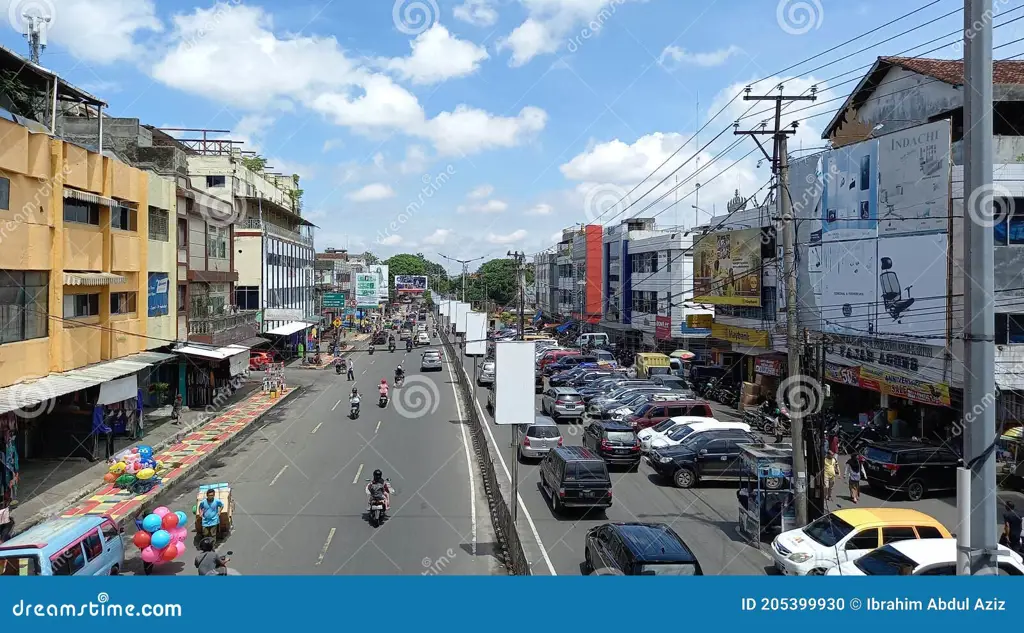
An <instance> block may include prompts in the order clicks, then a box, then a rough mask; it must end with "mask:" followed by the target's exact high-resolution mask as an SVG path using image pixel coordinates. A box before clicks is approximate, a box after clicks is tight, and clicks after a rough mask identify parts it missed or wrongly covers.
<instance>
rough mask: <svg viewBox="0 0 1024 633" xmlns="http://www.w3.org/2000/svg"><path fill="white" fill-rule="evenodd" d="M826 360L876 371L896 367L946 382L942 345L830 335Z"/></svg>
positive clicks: (916, 376)
mask: <svg viewBox="0 0 1024 633" xmlns="http://www.w3.org/2000/svg"><path fill="white" fill-rule="evenodd" d="M828 339H829V342H828V343H827V344H826V345H827V347H826V352H827V354H826V357H825V360H827V361H829V362H833V363H836V364H837V365H850V364H858V365H861V366H862V367H871V368H872V369H874V370H875V371H881V372H884V371H889V370H897V371H898V372H902V373H903V374H913V375H914V377H915V378H917V379H919V380H922V381H924V382H925V383H937V384H938V383H947V382H949V375H948V374H947V371H946V359H945V358H944V353H945V348H942V347H935V346H931V345H921V344H918V343H906V342H902V341H894V340H891V339H873V338H863V337H852V336H835V335H832V336H829V337H828Z"/></svg>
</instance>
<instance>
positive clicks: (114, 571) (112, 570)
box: [110, 565, 121, 576]
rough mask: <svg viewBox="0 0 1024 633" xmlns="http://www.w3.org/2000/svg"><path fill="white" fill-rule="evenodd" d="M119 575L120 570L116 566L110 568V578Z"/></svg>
mask: <svg viewBox="0 0 1024 633" xmlns="http://www.w3.org/2000/svg"><path fill="white" fill-rule="evenodd" d="M120 574H121V568H120V567H118V566H117V565H114V566H113V567H111V568H110V575H111V576H118V575H120Z"/></svg>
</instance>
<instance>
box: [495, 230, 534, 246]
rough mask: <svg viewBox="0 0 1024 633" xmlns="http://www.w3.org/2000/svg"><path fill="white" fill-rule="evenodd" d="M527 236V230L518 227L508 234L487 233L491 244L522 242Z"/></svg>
mask: <svg viewBox="0 0 1024 633" xmlns="http://www.w3.org/2000/svg"><path fill="white" fill-rule="evenodd" d="M525 237H526V231H524V230H523V229H517V230H515V231H512V232H511V233H508V234H506V235H498V234H495V233H488V234H487V242H488V243H490V244H514V243H515V242H520V241H522V240H523V238H525Z"/></svg>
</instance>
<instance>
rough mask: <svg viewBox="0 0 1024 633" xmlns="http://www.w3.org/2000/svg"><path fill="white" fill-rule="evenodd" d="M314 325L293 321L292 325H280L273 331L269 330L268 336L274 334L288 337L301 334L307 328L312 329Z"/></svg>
mask: <svg viewBox="0 0 1024 633" xmlns="http://www.w3.org/2000/svg"><path fill="white" fill-rule="evenodd" d="M312 326H313V324H312V323H306V322H304V321H292V322H291V323H285V324H284V325H280V326H278V327H276V328H274V329H273V330H267V334H273V335H275V336H288V335H289V334H295V333H296V332H301V331H302V330H305V329H306V328H309V327H312Z"/></svg>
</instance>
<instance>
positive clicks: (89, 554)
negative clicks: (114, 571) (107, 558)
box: [82, 530, 103, 560]
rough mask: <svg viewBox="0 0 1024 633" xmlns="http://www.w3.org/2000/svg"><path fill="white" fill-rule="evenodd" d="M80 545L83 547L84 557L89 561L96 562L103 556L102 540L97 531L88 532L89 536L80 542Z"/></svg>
mask: <svg viewBox="0 0 1024 633" xmlns="http://www.w3.org/2000/svg"><path fill="white" fill-rule="evenodd" d="M82 545H84V546H85V556H86V558H88V559H89V560H96V559H97V558H99V557H100V556H103V539H101V538H100V533H99V531H98V530H93V531H91V532H89V535H88V536H86V537H85V540H84V541H82Z"/></svg>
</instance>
